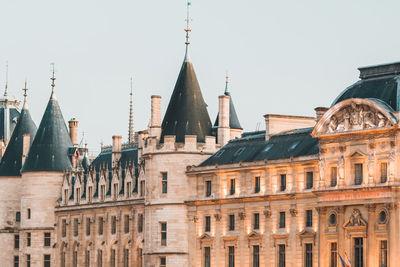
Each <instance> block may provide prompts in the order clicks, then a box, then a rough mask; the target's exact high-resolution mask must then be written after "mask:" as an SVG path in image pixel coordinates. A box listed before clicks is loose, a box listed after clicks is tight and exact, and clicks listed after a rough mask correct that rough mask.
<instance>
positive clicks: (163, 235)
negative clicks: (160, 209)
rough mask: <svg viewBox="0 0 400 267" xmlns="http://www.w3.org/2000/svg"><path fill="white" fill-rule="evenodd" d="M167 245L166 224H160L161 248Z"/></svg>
mask: <svg viewBox="0 0 400 267" xmlns="http://www.w3.org/2000/svg"><path fill="white" fill-rule="evenodd" d="M166 245H167V223H165V222H164V223H161V246H166Z"/></svg>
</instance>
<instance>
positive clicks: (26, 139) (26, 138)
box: [21, 134, 31, 166]
mask: <svg viewBox="0 0 400 267" xmlns="http://www.w3.org/2000/svg"><path fill="white" fill-rule="evenodd" d="M30 145H31V135H30V134H24V135H23V136H22V165H21V166H23V165H24V162H25V159H26V156H27V155H28V151H29V147H30Z"/></svg>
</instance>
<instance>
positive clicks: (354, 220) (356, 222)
mask: <svg viewBox="0 0 400 267" xmlns="http://www.w3.org/2000/svg"><path fill="white" fill-rule="evenodd" d="M357 226H359V227H360V226H361V227H366V226H367V221H365V220H364V219H363V217H362V215H361V212H360V210H358V209H354V210H353V211H352V213H351V216H350V218H349V219H348V220H347V221H346V222H345V224H344V227H357Z"/></svg>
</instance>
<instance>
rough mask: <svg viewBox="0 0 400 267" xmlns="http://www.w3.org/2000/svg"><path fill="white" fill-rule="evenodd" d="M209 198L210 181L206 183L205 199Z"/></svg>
mask: <svg viewBox="0 0 400 267" xmlns="http://www.w3.org/2000/svg"><path fill="white" fill-rule="evenodd" d="M209 196H211V181H206V197H209Z"/></svg>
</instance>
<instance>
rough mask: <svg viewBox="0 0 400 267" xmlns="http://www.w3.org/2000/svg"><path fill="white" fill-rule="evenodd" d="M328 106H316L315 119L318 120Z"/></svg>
mask: <svg viewBox="0 0 400 267" xmlns="http://www.w3.org/2000/svg"><path fill="white" fill-rule="evenodd" d="M328 109H329V108H325V107H316V108H315V109H314V110H315V115H316V121H317V122H318V121H319V120H320V119H321V118H322V116H324V114H325V112H327V111H328Z"/></svg>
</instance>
